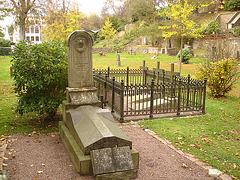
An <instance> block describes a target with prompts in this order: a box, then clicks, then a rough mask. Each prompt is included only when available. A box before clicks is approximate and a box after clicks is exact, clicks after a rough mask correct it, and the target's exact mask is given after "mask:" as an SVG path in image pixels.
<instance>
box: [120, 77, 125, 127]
mask: <svg viewBox="0 0 240 180" xmlns="http://www.w3.org/2000/svg"><path fill="white" fill-rule="evenodd" d="M123 111H124V81H123V79H122V81H121V90H120V123H123V122H124V117H123V115H124V112H123Z"/></svg>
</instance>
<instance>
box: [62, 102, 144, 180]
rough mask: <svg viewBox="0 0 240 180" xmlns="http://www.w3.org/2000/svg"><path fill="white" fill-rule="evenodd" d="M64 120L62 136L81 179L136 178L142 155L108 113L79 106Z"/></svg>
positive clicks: (90, 107)
mask: <svg viewBox="0 0 240 180" xmlns="http://www.w3.org/2000/svg"><path fill="white" fill-rule="evenodd" d="M63 120H64V122H63V121H61V122H59V129H60V135H61V138H62V141H63V143H64V145H65V147H66V149H67V151H68V153H69V155H70V158H71V160H72V162H73V164H74V166H75V168H76V170H77V171H78V172H79V173H80V174H81V175H95V176H96V178H97V179H108V178H109V177H115V176H119V177H120V176H121V177H122V178H121V179H129V178H135V177H136V176H137V169H138V166H139V152H138V151H137V150H136V149H134V148H133V147H132V142H131V140H130V139H129V138H128V137H127V136H126V135H125V134H124V133H123V132H122V131H121V130H120V128H119V127H118V126H117V125H116V123H115V121H114V119H113V117H112V114H111V112H110V111H109V110H107V109H101V108H100V107H95V106H90V105H87V106H80V107H77V108H75V109H69V110H66V115H65V118H64V119H63ZM90 154H91V155H90ZM102 157H104V158H103V159H102ZM110 162H112V163H110ZM107 167H110V170H109V169H108V168H107ZM114 179H115V178H114Z"/></svg>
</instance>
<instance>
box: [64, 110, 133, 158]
mask: <svg viewBox="0 0 240 180" xmlns="http://www.w3.org/2000/svg"><path fill="white" fill-rule="evenodd" d="M66 125H67V127H68V129H69V130H70V132H72V134H73V136H74V139H75V140H76V142H77V143H78V145H79V147H80V149H81V150H82V152H83V153H84V155H90V151H92V150H96V149H103V148H114V147H122V146H129V147H130V148H131V149H132V142H131V140H130V139H129V138H128V137H127V136H126V135H125V134H124V133H123V132H122V131H121V130H120V129H119V127H118V126H117V125H116V123H115V122H114V119H113V117H112V115H111V113H110V112H109V110H107V109H102V108H99V107H94V106H80V107H78V108H76V109H73V110H68V111H67V117H66ZM90 132H91V133H90Z"/></svg>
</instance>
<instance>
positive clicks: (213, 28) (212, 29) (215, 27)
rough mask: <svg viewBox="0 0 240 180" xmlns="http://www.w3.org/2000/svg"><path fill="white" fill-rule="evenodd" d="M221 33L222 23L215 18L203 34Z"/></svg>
mask: <svg viewBox="0 0 240 180" xmlns="http://www.w3.org/2000/svg"><path fill="white" fill-rule="evenodd" d="M219 33H220V24H219V23H218V22H217V21H216V20H213V21H211V22H210V23H208V26H207V27H206V28H205V29H204V31H203V34H205V35H211V34H219Z"/></svg>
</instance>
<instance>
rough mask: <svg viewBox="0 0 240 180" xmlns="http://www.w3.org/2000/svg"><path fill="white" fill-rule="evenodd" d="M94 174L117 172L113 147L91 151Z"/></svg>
mask: <svg viewBox="0 0 240 180" xmlns="http://www.w3.org/2000/svg"><path fill="white" fill-rule="evenodd" d="M91 159H92V166H93V174H94V175H98V174H106V173H113V172H115V167H114V160H113V153H112V149H111V148H104V149H98V150H93V151H91Z"/></svg>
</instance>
